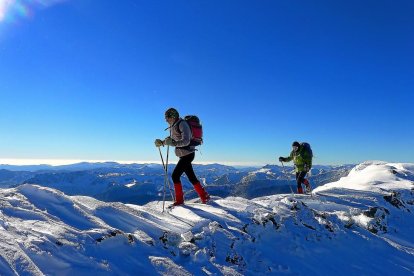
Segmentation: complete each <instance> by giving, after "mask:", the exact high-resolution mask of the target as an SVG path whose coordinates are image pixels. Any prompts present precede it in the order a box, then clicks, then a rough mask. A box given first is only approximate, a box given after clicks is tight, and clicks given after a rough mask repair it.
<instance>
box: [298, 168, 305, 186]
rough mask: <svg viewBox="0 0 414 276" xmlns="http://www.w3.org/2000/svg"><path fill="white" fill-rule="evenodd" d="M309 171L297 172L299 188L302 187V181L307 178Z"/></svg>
mask: <svg viewBox="0 0 414 276" xmlns="http://www.w3.org/2000/svg"><path fill="white" fill-rule="evenodd" d="M306 174H307V172H303V171H302V172H297V173H296V184H297V185H298V188H302V183H303V181H304V180H305V176H306Z"/></svg>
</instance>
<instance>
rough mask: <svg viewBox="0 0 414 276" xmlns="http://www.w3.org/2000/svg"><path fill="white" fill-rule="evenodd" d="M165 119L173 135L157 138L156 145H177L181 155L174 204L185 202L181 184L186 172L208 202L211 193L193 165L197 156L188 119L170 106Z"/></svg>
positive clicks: (201, 196)
mask: <svg viewBox="0 0 414 276" xmlns="http://www.w3.org/2000/svg"><path fill="white" fill-rule="evenodd" d="M165 120H166V121H167V123H168V124H169V126H170V127H169V128H170V131H171V132H170V133H171V136H169V137H167V138H165V140H160V139H156V140H155V146H156V147H160V146H164V145H167V146H173V147H175V155H176V156H177V157H179V158H180V159H179V160H178V163H177V166H175V169H174V171H173V173H172V180H173V183H174V190H175V202H174V204H173V205H174V206H177V205H181V204H184V194H183V187H182V185H181V180H180V178H181V175H182V174H183V173H184V172H185V174H186V175H187V177H188V180H189V181H190V182H191V184H193V186H194V189H195V191H196V192H197V194H198V195H199V197H200V199H201V202H202V203H207V201H208V200H209V199H210V195H209V194H208V193H207V192H206V191H205V189H204V188H203V186H201V184H200V181H199V180H198V179H197V177H196V175H195V173H194V170H193V165H192V164H191V162H193V160H194V157H195V151H196V149H195V146H192V145H190V142H191V137H192V132H191V128H190V126H189V124H188V123H187V121H185V120H183V119H182V118H180V115H179V113H178V111H177V110H176V109H175V108H169V109H168V110H167V111H166V112H165Z"/></svg>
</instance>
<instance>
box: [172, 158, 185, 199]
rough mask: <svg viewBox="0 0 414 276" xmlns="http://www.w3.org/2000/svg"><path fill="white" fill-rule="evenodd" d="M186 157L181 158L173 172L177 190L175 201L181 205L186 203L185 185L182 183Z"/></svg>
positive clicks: (175, 189)
mask: <svg viewBox="0 0 414 276" xmlns="http://www.w3.org/2000/svg"><path fill="white" fill-rule="evenodd" d="M185 163H186V162H185V159H183V158H180V160H178V163H177V166H175V168H174V171H173V173H172V180H173V183H174V191H175V202H174V205H181V204H183V203H184V193H183V186H182V185H181V180H180V178H181V175H182V174H183V173H184V169H185Z"/></svg>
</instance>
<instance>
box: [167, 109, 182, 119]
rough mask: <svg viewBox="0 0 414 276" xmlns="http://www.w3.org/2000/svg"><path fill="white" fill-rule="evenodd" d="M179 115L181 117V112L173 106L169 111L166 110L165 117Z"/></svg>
mask: <svg viewBox="0 0 414 276" xmlns="http://www.w3.org/2000/svg"><path fill="white" fill-rule="evenodd" d="M178 117H180V114H179V113H178V111H177V109H175V108H172V107H171V108H168V109H167V111H165V118H178Z"/></svg>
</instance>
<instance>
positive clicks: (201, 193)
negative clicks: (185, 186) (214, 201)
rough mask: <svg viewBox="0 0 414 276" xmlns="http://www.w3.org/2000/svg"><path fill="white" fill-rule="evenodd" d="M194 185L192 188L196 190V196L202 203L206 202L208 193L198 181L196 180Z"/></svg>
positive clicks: (208, 197) (208, 196)
mask: <svg viewBox="0 0 414 276" xmlns="http://www.w3.org/2000/svg"><path fill="white" fill-rule="evenodd" d="M193 185H194V190H196V192H197V194H198V196H199V197H200V199H201V202H202V203H207V201H208V200H209V199H210V195H209V194H208V193H207V192H206V190H204V188H203V186H201V184H200V182H197V183H195V184H193Z"/></svg>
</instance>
